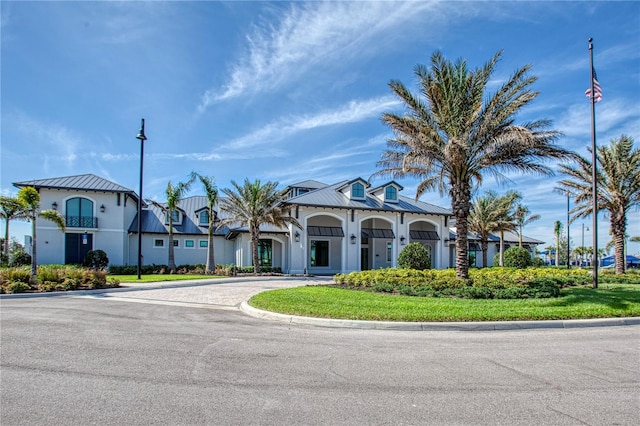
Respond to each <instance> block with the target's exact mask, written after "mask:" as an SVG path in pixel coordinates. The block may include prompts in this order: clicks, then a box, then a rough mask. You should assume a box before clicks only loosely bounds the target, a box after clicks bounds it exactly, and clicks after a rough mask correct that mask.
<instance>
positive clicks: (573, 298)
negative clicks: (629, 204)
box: [551, 287, 640, 311]
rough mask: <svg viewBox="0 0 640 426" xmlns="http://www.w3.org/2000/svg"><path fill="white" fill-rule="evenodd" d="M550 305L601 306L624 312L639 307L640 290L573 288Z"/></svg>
mask: <svg viewBox="0 0 640 426" xmlns="http://www.w3.org/2000/svg"><path fill="white" fill-rule="evenodd" d="M551 304H552V305H553V306H577V305H603V306H607V307H609V308H611V309H616V310H622V311H626V310H629V308H630V307H631V306H633V305H640V289H638V290H635V289H626V288H614V289H606V288H599V289H593V288H576V287H574V288H572V289H570V290H569V291H568V293H565V294H563V295H562V296H561V297H560V298H558V299H555V300H554V301H553V302H552V303H551Z"/></svg>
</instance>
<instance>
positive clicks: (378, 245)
mask: <svg viewBox="0 0 640 426" xmlns="http://www.w3.org/2000/svg"><path fill="white" fill-rule="evenodd" d="M14 186H16V187H18V188H22V187H25V186H32V187H34V188H36V189H37V190H38V192H39V193H40V197H41V206H42V208H43V209H47V208H53V209H56V210H58V211H59V212H60V213H61V214H62V215H63V216H64V217H65V218H66V224H67V227H66V230H65V232H64V233H63V232H61V231H60V230H59V229H58V228H57V227H56V226H55V225H54V224H52V223H50V222H48V221H46V220H42V219H39V220H38V222H37V241H36V244H37V245H38V247H37V253H38V254H37V255H38V263H39V264H48V263H60V264H64V263H81V262H82V261H83V260H84V256H85V255H86V253H87V252H88V251H89V250H96V249H101V250H104V251H105V252H106V253H107V256H108V257H109V261H110V264H112V265H136V264H137V253H138V237H137V230H138V217H137V210H138V202H140V200H139V197H138V195H137V194H136V193H135V191H133V190H131V189H129V188H126V187H124V186H121V185H119V184H117V183H114V182H111V181H109V180H107V179H104V178H101V177H99V176H96V175H93V174H86V175H78V176H67V177H59V178H50V179H40V180H31V181H24V182H15V183H14ZM402 189H403V188H402V186H401V185H399V184H398V183H397V182H395V181H390V182H387V183H385V184H383V185H380V186H377V187H375V188H372V187H371V186H370V185H369V184H368V182H367V181H366V180H365V179H362V178H356V179H353V180H349V181H341V182H337V183H334V184H325V183H322V182H318V181H314V180H306V181H302V182H299V183H297V184H293V185H289V186H288V187H286V188H285V190H284V192H285V196H284V199H283V201H282V204H283V207H285V208H287V209H288V210H289V211H290V214H291V215H292V216H293V217H295V218H296V219H297V221H298V222H299V223H300V225H301V226H302V228H297V227H295V226H292V225H290V226H289V227H288V228H276V227H264V228H262V229H261V239H260V246H259V259H260V264H261V266H270V267H272V268H280V269H281V270H282V271H283V272H285V273H298V274H299V273H310V274H318V275H322V274H327V275H329V274H335V273H338V272H350V271H358V270H366V269H378V268H386V267H391V266H396V259H397V257H398V254H399V253H400V251H401V250H402V248H403V247H404V246H405V245H406V244H408V243H410V242H414V241H417V242H420V243H421V244H422V245H424V246H425V247H426V248H427V250H428V251H429V252H430V254H431V264H432V267H433V268H437V269H443V268H448V267H450V266H452V265H453V263H454V262H455V253H454V250H455V248H454V243H453V242H451V243H450V241H453V239H455V234H454V233H452V232H451V230H450V226H451V223H450V219H451V212H450V210H449V209H447V208H443V207H439V206H436V205H433V204H429V203H425V202H422V201H417V200H415V199H413V198H408V197H404V196H402V195H400V192H401V191H402ZM206 206H207V200H206V197H204V196H192V197H186V198H184V199H183V200H181V202H180V204H179V208H178V210H177V211H175V212H173V215H174V254H175V262H176V265H186V264H188V265H193V264H198V263H199V264H202V263H205V261H206V255H207V244H208V241H207V227H208V212H207V208H206ZM215 210H216V212H215V214H216V217H217V218H218V219H220V218H222V217H223V216H222V215H223V213H222V212H219V211H217V209H215ZM141 228H142V259H143V260H142V263H143V264H144V265H150V264H158V265H162V264H166V263H167V261H168V250H167V245H168V243H169V238H168V221H167V217H166V214H165V213H164V212H163V210H162V209H160V208H159V207H157V206H154V205H153V204H151V203H144V202H143V205H142V224H141ZM516 241H517V238H516ZM540 243H541V242H540ZM214 244H215V246H214V249H215V259H216V263H217V264H223V265H229V264H234V265H236V266H238V267H243V266H251V265H252V258H251V257H252V256H251V240H250V237H249V233H248V230H247V229H246V228H242V227H230V228H223V229H220V230H218V231H216V234H215V236H214ZM472 244H473V243H472ZM534 244H535V242H533V241H532V242H531V245H534ZM493 245H494V246H495V244H493ZM490 246H491V245H490ZM492 257H493V255H491V254H490V259H492Z"/></svg>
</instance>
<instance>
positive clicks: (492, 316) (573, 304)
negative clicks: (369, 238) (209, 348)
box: [249, 284, 640, 322]
mask: <svg viewBox="0 0 640 426" xmlns="http://www.w3.org/2000/svg"><path fill="white" fill-rule="evenodd" d="M249 304H250V305H251V306H253V307H255V308H258V309H263V310H267V311H272V312H279V313H283V314H291V315H302V316H310V317H319V318H339V319H351V320H378V321H410V322H418V321H510V320H511V321H512V320H554V319H579V318H613V317H629V316H640V285H637V284H607V285H604V286H602V287H601V288H598V289H592V288H590V287H569V288H565V289H563V290H562V293H561V297H559V298H549V299H518V300H502V299H488V300H487V299H453V298H431V297H411V296H398V295H389V294H380V293H372V292H365V291H356V290H348V289H344V288H338V287H332V286H307V287H297V288H290V289H281V290H272V291H267V292H264V293H260V294H257V295H255V296H253V297H252V298H251V299H250V300H249Z"/></svg>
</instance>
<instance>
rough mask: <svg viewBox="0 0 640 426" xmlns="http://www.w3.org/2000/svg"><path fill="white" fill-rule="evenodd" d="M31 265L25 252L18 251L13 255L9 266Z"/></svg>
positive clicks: (29, 257)
mask: <svg viewBox="0 0 640 426" xmlns="http://www.w3.org/2000/svg"><path fill="white" fill-rule="evenodd" d="M23 265H31V255H30V254H29V253H27V252H26V251H18V252H16V253H14V254H13V257H12V258H11V262H10V263H9V266H23Z"/></svg>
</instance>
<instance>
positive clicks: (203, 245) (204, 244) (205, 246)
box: [199, 240, 209, 248]
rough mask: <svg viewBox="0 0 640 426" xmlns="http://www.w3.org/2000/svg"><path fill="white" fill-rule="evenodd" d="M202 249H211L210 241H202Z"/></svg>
mask: <svg viewBox="0 0 640 426" xmlns="http://www.w3.org/2000/svg"><path fill="white" fill-rule="evenodd" d="M199 242H200V248H207V247H209V241H207V240H200V241H199Z"/></svg>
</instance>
